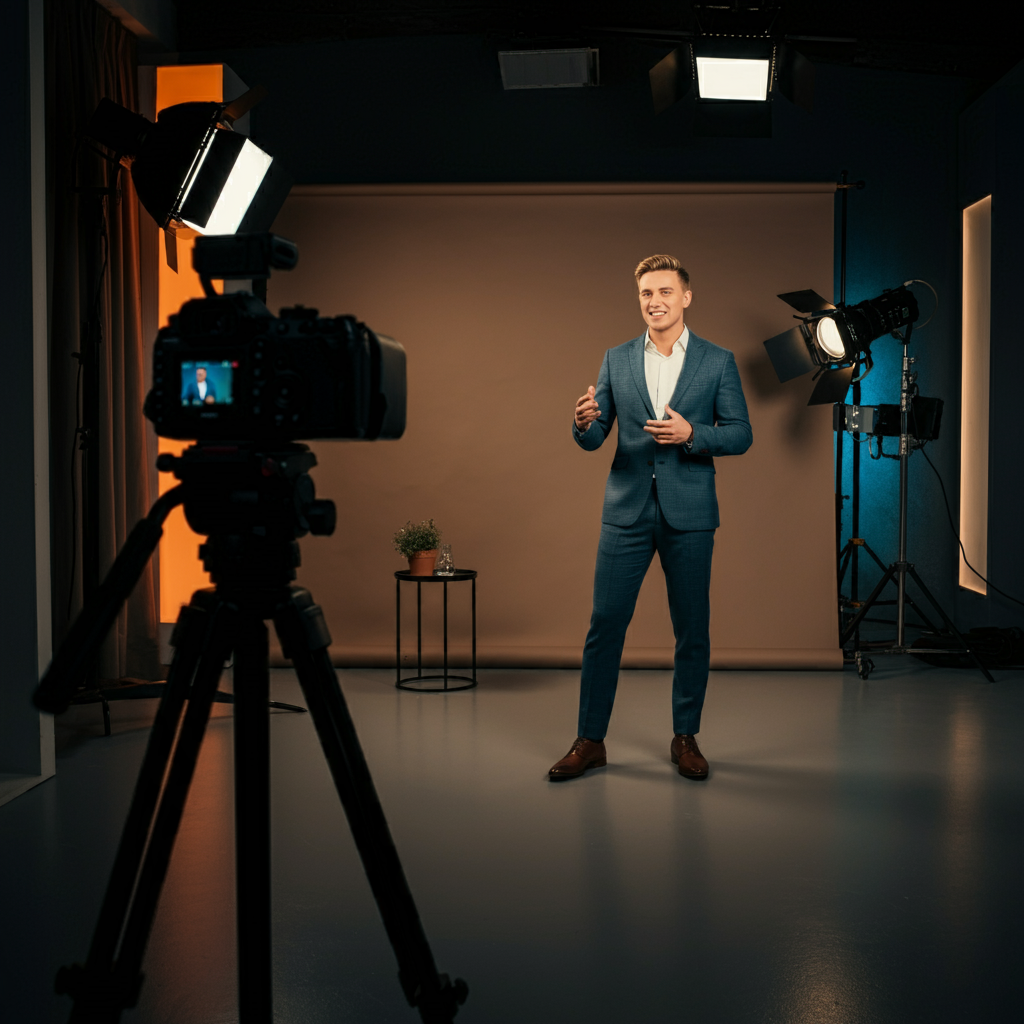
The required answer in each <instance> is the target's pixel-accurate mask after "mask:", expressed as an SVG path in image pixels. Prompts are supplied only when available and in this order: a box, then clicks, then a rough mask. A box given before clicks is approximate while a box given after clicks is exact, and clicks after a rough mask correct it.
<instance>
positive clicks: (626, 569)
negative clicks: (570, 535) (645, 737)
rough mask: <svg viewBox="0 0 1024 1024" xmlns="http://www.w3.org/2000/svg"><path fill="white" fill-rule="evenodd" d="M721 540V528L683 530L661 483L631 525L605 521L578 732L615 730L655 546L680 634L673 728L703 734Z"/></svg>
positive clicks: (596, 734) (600, 735) (591, 735)
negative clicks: (663, 500) (668, 513)
mask: <svg viewBox="0 0 1024 1024" xmlns="http://www.w3.org/2000/svg"><path fill="white" fill-rule="evenodd" d="M714 545H715V531H714V530H676V529H674V528H673V527H671V526H670V525H669V524H668V523H667V522H666V521H665V517H664V515H663V514H662V511H661V507H660V506H659V504H658V495H657V487H656V486H652V488H651V494H650V496H649V497H648V499H647V504H646V505H645V506H644V510H643V512H641V513H640V516H639V518H638V519H637V520H636V521H635V522H634V523H633V524H632V525H630V526H614V525H612V524H611V523H602V524H601V540H600V542H599V544H598V548H597V568H596V571H595V573H594V611H593V615H592V616H591V619H590V631H589V632H588V633H587V642H586V644H585V646H584V648H583V671H582V673H581V676H580V717H579V731H578V735H580V736H585V737H586V738H587V739H591V740H602V739H604V737H605V733H606V732H607V730H608V722H609V719H610V718H611V713H612V704H613V703H614V701H615V689H616V686H617V684H618V679H619V662H620V661H621V659H622V647H623V644H624V642H625V639H626V630H627V629H628V628H629V623H630V620H631V619H632V618H633V610H634V609H635V608H636V599H637V595H638V594H639V593H640V585H641V584H642V583H643V581H644V576H646V575H647V569H648V568H649V566H650V564H651V559H652V558H653V557H654V552H655V551H657V552H658V556H659V558H660V559H661V567H662V569H663V570H664V572H665V581H666V583H667V585H668V606H669V611H670V613H671V615H672V628H673V630H674V632H675V637H676V647H675V673H674V675H673V678H672V726H673V731H674V732H676V733H688V734H693V733H696V732H698V731H699V729H700V715H701V710H702V708H703V707H704V693H705V691H706V689H707V684H708V668H709V665H710V659H711V638H710V625H711V603H710V587H711V553H712V551H713V549H714Z"/></svg>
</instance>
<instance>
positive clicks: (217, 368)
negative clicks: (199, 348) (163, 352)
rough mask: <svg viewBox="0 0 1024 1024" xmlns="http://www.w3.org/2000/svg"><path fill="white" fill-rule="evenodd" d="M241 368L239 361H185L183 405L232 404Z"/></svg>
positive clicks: (182, 373) (183, 369)
mask: <svg viewBox="0 0 1024 1024" xmlns="http://www.w3.org/2000/svg"><path fill="white" fill-rule="evenodd" d="M237 369H238V362H237V360H231V359H222V360H218V359H183V360H182V362H181V404H182V405H183V406H185V407H186V408H189V407H192V406H198V407H203V406H210V405H214V406H216V405H231V403H232V402H233V400H234V395H233V387H234V382H235V371H236V370H237Z"/></svg>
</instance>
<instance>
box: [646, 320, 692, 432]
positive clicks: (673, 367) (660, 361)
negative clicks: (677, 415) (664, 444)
mask: <svg viewBox="0 0 1024 1024" xmlns="http://www.w3.org/2000/svg"><path fill="white" fill-rule="evenodd" d="M689 340H690V328H689V327H686V326H684V327H683V333H682V334H680V335H679V337H678V338H677V339H676V342H675V344H674V345H673V346H672V351H671V353H669V355H667V356H663V355H662V354H661V353H660V352H659V351H658V347H657V346H656V345H655V344H654V342H653V341H651V332H650V331H648V332H647V334H646V336H645V338H644V373H645V374H646V376H647V393H648V394H649V395H650V396H651V407H652V408H653V409H654V418H655V419H658V420H665V419H668V416H666V415H665V406H666V405H668V404H669V402H671V401H672V392H673V391H675V389H676V384H678V383H679V374H680V373H682V370H683V362H684V361H685V359H686V345H687V342H689Z"/></svg>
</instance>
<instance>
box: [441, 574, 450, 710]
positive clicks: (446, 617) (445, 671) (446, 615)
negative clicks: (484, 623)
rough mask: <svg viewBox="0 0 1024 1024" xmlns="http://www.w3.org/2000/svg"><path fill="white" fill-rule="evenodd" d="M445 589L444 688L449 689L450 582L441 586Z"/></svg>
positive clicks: (445, 582)
mask: <svg viewBox="0 0 1024 1024" xmlns="http://www.w3.org/2000/svg"><path fill="white" fill-rule="evenodd" d="M441 586H442V587H444V688H445V689H446V690H447V689H448V581H447V580H445V581H444V583H442V584H441Z"/></svg>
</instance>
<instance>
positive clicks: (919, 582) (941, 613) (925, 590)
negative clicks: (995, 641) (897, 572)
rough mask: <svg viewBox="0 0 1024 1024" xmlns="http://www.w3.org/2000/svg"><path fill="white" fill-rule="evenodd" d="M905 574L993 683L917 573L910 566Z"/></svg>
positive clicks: (992, 680)
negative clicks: (911, 578) (908, 574)
mask: <svg viewBox="0 0 1024 1024" xmlns="http://www.w3.org/2000/svg"><path fill="white" fill-rule="evenodd" d="M907 572H909V573H910V575H911V576H912V577H913V579H914V582H915V583H916V584H917V585H918V586H919V587H920V588H921V593H923V594H924V596H925V597H926V598H928V601H929V602H930V603H931V606H932V607H933V608H934V609H935V610H936V611H937V612H938V613H939V617H940V618H941V619H942V621H943V622H944V623H945V624H946V628H947V629H948V630H949V631H950V633H952V634H953V636H955V637H956V638H957V640H958V641H959V642H960V643H961V644H963V647H964V651H965V653H967V654H969V655H970V656H971V661H973V662H974V665H975V667H976V668H977V669H978V671H979V672H980V673H981V674H982V675H983V676H984V677H985V678H986V679H987V680H988V681H989V682H990V683H994V682H995V679H994V678H993V677H992V674H991V673H990V672H989V670H988V669H987V668H985V666H984V665H983V664H982V661H981V659H980V658H979V657H978V655H977V654H976V653H975V652H974V649H973V648H972V647H971V646H970V645H969V644H968V643H967V641H966V640H965V639H964V638H963V636H962V635H961V634H960V631H959V630H958V629H957V628H956V626H954V625H953V620H952V619H951V618H950V617H949V616H948V615H947V614H946V613H945V611H944V610H943V608H942V605H940V604H939V602H938V601H936V600H935V598H934V597H932V594H931V591H930V590H929V589H928V588H927V587H926V586H925V585H924V581H923V580H922V579H921V577H920V576H918V575H917V571H916V570H915V569H914V567H913V566H912V565H911V566H909V567H908V568H907Z"/></svg>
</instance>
